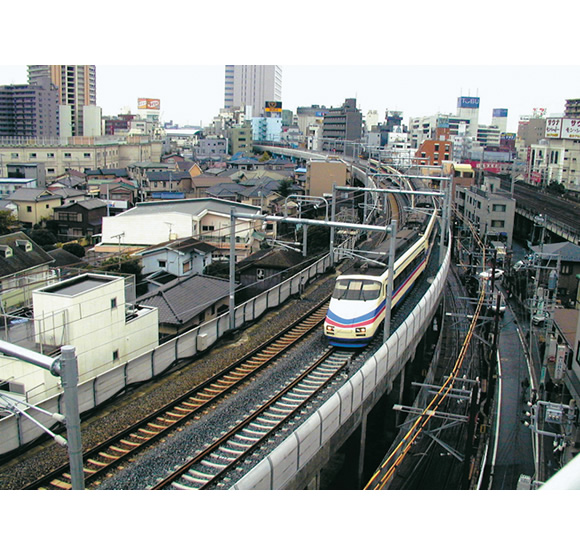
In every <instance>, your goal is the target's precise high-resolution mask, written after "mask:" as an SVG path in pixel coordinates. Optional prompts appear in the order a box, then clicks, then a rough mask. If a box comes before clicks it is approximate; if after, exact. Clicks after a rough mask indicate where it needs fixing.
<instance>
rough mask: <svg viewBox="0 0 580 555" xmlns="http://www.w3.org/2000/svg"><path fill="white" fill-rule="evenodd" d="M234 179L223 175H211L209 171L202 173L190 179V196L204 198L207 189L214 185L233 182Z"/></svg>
mask: <svg viewBox="0 0 580 555" xmlns="http://www.w3.org/2000/svg"><path fill="white" fill-rule="evenodd" d="M234 183H235V181H233V180H232V179H230V178H229V177H227V176H225V175H217V176H216V175H212V174H211V173H203V174H202V175H198V176H197V177H194V178H192V180H191V186H192V191H191V196H192V197H193V198H204V197H206V196H207V190H208V189H209V188H210V187H213V186H215V185H222V184H234Z"/></svg>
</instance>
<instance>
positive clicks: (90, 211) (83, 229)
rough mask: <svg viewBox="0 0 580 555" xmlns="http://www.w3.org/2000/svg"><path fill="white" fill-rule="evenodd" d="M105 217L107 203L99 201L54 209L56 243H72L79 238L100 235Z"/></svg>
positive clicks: (77, 203)
mask: <svg viewBox="0 0 580 555" xmlns="http://www.w3.org/2000/svg"><path fill="white" fill-rule="evenodd" d="M105 216H107V203H106V202H103V201H102V200H100V199H91V200H83V201H80V202H74V203H69V204H64V205H63V206H58V207H56V208H54V220H55V221H56V222H57V224H58V235H57V239H58V241H61V242H66V241H72V240H75V239H79V238H81V237H87V238H89V239H90V238H91V237H92V236H93V235H100V234H101V230H102V221H103V218H104V217H105Z"/></svg>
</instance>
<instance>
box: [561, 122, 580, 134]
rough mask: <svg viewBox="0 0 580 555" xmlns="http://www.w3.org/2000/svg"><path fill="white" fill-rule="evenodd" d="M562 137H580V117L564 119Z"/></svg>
mask: <svg viewBox="0 0 580 555" xmlns="http://www.w3.org/2000/svg"><path fill="white" fill-rule="evenodd" d="M562 139H580V119H568V118H563V119H562Z"/></svg>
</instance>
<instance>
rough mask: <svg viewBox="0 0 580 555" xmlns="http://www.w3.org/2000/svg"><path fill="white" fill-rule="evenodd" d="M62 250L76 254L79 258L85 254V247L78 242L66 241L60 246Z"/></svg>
mask: <svg viewBox="0 0 580 555" xmlns="http://www.w3.org/2000/svg"><path fill="white" fill-rule="evenodd" d="M62 248H63V250H65V251H67V252H70V253H71V254H74V255H75V256H78V257H79V258H83V256H85V248H84V247H83V246H82V245H79V244H78V243H66V244H64V245H63V246H62Z"/></svg>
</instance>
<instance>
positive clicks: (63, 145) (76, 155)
mask: <svg viewBox="0 0 580 555" xmlns="http://www.w3.org/2000/svg"><path fill="white" fill-rule="evenodd" d="M161 152H162V142H161V141H156V140H152V139H149V138H148V137H128V138H126V139H124V138H117V137H106V138H105V137H72V138H70V139H68V140H60V139H58V138H37V139H36V140H34V141H26V140H20V141H19V140H13V139H10V140H4V141H3V140H2V139H1V138H0V158H1V159H2V160H4V164H3V165H6V163H7V162H38V163H42V164H44V166H45V169H46V178H47V181H51V178H56V177H58V176H61V175H64V174H65V173H66V172H67V170H69V169H72V170H77V171H80V172H83V173H85V172H87V171H89V170H96V169H98V168H125V167H127V166H129V165H131V164H134V163H136V162H145V161H151V162H159V160H160V157H161ZM0 177H3V176H0Z"/></svg>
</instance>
